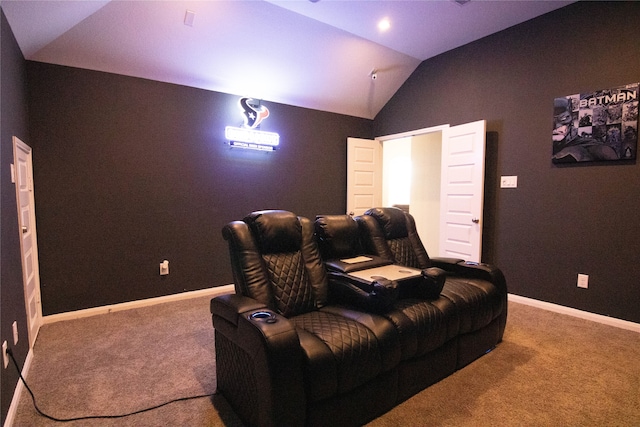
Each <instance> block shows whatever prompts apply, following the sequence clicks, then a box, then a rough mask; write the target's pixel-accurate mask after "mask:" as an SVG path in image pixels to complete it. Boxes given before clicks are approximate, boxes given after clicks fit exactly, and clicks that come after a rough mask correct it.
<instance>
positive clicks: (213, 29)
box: [1, 0, 573, 119]
mask: <svg viewBox="0 0 640 427" xmlns="http://www.w3.org/2000/svg"><path fill="white" fill-rule="evenodd" d="M569 3H573V0H572V1H554V0H548V1H530V0H471V1H468V2H466V3H465V4H462V5H461V4H460V3H459V2H457V1H454V0H422V1H419V0H414V1H399V0H393V1H382V0H369V1H364V0H362V1H354V0H351V1H334V0H316V1H308V0H297V1H296V0H288V1H284V0H269V1H260V0H254V1H249V0H235V1H224V0H216V1H205V0H199V1H198V0H196V1H189V0H179V1H178V0H176V1H171V0H162V1H153V0H111V1H109V0H80V1H78V0H72V1H66V0H43V1H38V0H3V1H2V3H1V5H2V9H3V10H4V13H5V15H6V16H7V20H8V21H9V24H10V26H11V28H12V30H13V32H14V34H15V36H16V39H17V41H18V44H19V46H20V49H21V50H22V52H23V54H24V56H25V58H26V59H29V60H34V61H41V62H47V63H52V64H60V65H67V66H72V67H79V68H86V69H91V70H98V71H106V72H111V73H117V74H123V75H128V76H135V77H141V78H147V79H153V80H158V81H163V82H169V83H176V84H180V85H186V86H192V87H197V88H202V89H207V90H214V91H219V92H225V93H230V94H237V95H240V96H250V97H253V98H257V99H264V100H268V101H272V102H279V103H284V104H289V105H294V106H300V107H306V108H312V109H317V110H323V111H330V112H335V113H340V114H347V115H351V116H356V117H363V118H370V119H372V118H374V117H375V116H376V114H377V113H378V112H379V111H380V110H381V109H382V107H383V106H384V105H385V104H386V103H387V101H388V100H389V99H390V98H391V97H392V96H393V94H394V93H395V92H396V91H397V90H398V89H399V88H400V86H401V85H402V84H403V83H404V82H405V81H406V79H407V78H408V77H409V76H410V75H411V73H412V72H413V71H414V70H415V69H416V67H417V66H418V65H419V64H420V62H422V61H423V60H425V59H428V58H431V57H434V56H436V55H438V54H441V53H443V52H446V51H448V50H451V49H455V48H456V47H459V46H462V45H464V44H467V43H469V42H472V41H474V40H477V39H480V38H482V37H485V36H487V35H490V34H492V33H495V32H498V31H501V30H503V29H506V28H508V27H511V26H513V25H516V24H519V23H521V22H524V21H527V20H529V19H532V18H535V17H537V16H539V15H542V14H545V13H548V12H550V11H552V10H555V9H558V8H560V7H563V6H566V5H567V4H569ZM383 18H387V19H388V21H389V24H390V27H389V29H388V30H386V31H382V30H380V29H379V28H378V22H379V21H380V20H381V19H383ZM372 72H375V74H376V77H377V78H376V79H372V77H371V74H372Z"/></svg>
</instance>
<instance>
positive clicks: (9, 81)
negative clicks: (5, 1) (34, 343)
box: [0, 12, 29, 424]
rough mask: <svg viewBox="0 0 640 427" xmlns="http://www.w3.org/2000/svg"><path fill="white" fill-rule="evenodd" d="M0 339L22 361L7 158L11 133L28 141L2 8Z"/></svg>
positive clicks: (14, 51)
mask: <svg viewBox="0 0 640 427" xmlns="http://www.w3.org/2000/svg"><path fill="white" fill-rule="evenodd" d="M0 15H1V16H0V44H1V50H0V57H1V59H0V65H1V71H0V187H1V192H0V193H1V195H2V196H1V198H0V220H1V222H2V231H1V233H2V234H1V236H0V242H1V247H0V258H1V260H0V266H1V267H0V276H1V277H0V283H2V286H0V343H2V342H4V341H7V343H8V344H9V346H10V348H11V349H12V351H13V353H14V355H15V356H16V359H17V360H18V362H19V363H20V364H21V365H22V364H23V363H24V360H25V358H26V356H27V352H28V349H29V339H28V338H27V337H28V332H27V315H26V311H25V305H24V291H23V288H22V262H21V260H20V236H19V232H18V208H17V206H16V189H15V186H14V184H13V183H12V182H11V170H10V165H11V163H13V139H12V138H13V136H14V135H15V136H17V137H18V138H20V139H21V140H23V141H28V138H29V133H28V131H27V103H26V82H25V78H24V58H23V56H22V54H21V53H20V49H19V48H18V44H17V43H16V40H15V38H14V37H13V33H12V32H11V28H10V27H9V24H8V23H7V20H6V18H5V16H4V12H2V13H1V14H0ZM14 321H17V322H18V336H19V337H20V339H19V341H18V344H17V346H14V345H13V332H12V328H11V325H12V323H13V322H14ZM17 383H18V374H17V371H16V370H15V368H14V367H13V366H12V365H10V366H9V367H8V368H7V369H2V379H1V381H0V384H1V390H0V393H1V395H2V398H1V400H2V407H1V408H2V421H1V422H0V424H4V421H5V418H6V416H7V411H8V410H9V406H10V404H11V399H12V398H13V391H14V390H15V388H16V385H17Z"/></svg>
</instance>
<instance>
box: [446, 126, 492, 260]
mask: <svg viewBox="0 0 640 427" xmlns="http://www.w3.org/2000/svg"><path fill="white" fill-rule="evenodd" d="M485 131H486V124H485V121H484V120H481V121H478V122H473V123H467V124H464V125H459V126H453V127H450V128H449V129H448V130H447V131H446V132H444V136H443V139H442V172H441V173H442V175H441V185H442V188H441V190H440V197H441V204H440V209H441V211H440V212H441V213H440V245H439V246H440V256H446V257H454V258H462V259H464V260H467V261H475V262H480V258H481V254H482V209H483V202H484V157H485V139H486V137H485Z"/></svg>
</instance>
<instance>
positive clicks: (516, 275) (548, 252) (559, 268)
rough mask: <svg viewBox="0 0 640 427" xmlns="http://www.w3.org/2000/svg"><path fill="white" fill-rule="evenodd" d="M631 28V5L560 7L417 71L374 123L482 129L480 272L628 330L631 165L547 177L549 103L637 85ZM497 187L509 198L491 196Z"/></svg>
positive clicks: (636, 201)
mask: <svg viewBox="0 0 640 427" xmlns="http://www.w3.org/2000/svg"><path fill="white" fill-rule="evenodd" d="M638 22H640V3H638V2H620V3H616V2H578V3H576V4H573V5H570V6H568V7H566V8H563V9H561V10H559V11H557V12H553V13H550V14H548V15H545V16H542V17H540V18H537V19H535V20H532V21H529V22H526V23H524V24H522V25H519V26H516V27H513V28H511V29H508V30H505V31H503V32H501V33H498V34H495V35H492V36H489V37H487V38H485V39H482V40H480V41H477V42H474V43H472V44H469V45H467V46H463V47H461V48H459V49H456V50H454V51H451V52H448V53H445V54H443V55H440V56H438V57H436V58H433V59H429V60H427V61H425V62H423V63H422V64H421V65H420V66H419V67H418V69H417V70H416V71H415V72H414V74H413V75H412V76H411V77H410V78H409V80H408V81H407V82H406V83H405V84H404V85H403V87H402V88H401V89H400V90H399V91H398V93H397V94H396V95H395V96H394V97H393V99H392V100H391V101H390V102H389V103H388V104H387V105H386V106H385V108H384V109H383V111H382V112H381V113H380V114H379V115H378V116H377V117H376V119H375V123H374V126H375V134H376V135H387V134H393V133H398V132H403V131H407V130H411V129H419V128H424V127H429V126H435V125H440V124H444V123H450V124H452V125H456V124H460V123H466V122H471V121H475V120H480V119H486V120H487V121H488V125H487V127H488V130H489V131H492V132H496V133H497V137H498V140H497V144H493V145H491V146H490V147H489V152H488V155H489V156H490V157H491V159H492V162H493V164H492V166H491V168H495V169H494V170H490V172H491V173H492V174H493V177H492V182H490V183H489V185H492V186H493V187H492V188H490V190H491V191H492V193H493V197H494V199H495V200H494V201H492V205H493V206H495V208H494V209H493V210H490V211H489V212H487V213H486V215H490V216H491V217H489V218H485V222H487V221H490V222H491V224H492V229H491V230H490V235H489V236H485V240H489V241H490V242H491V253H490V254H489V256H490V259H486V260H487V261H491V262H495V263H496V264H498V266H499V267H501V268H502V269H503V270H504V272H505V275H506V277H507V283H508V285H509V290H510V292H512V293H515V294H518V295H523V296H527V297H531V298H535V299H539V300H543V301H550V302H553V303H556V304H561V305H565V306H569V307H574V308H577V309H581V310H586V311H590V312H594V313H599V314H604V315H610V316H613V317H617V318H621V319H626V320H630V321H634V322H640V310H638V307H640V286H638V283H639V281H640V263H638V261H637V254H638V253H640V226H639V225H638V218H637V217H638V215H637V213H638V212H639V211H640V165H638V164H637V163H635V162H634V163H632V164H618V165H594V166H581V167H558V166H554V165H553V164H552V163H551V129H552V122H553V99H554V98H555V97H558V96H565V95H570V94H574V93H580V92H588V91H594V90H599V89H607V88H611V87H616V86H620V85H624V84H627V83H634V82H638V81H640V48H639V46H640V44H638V40H640V26H639V25H638ZM500 175H517V176H518V188H517V189H499V188H498V180H497V177H499V176H500ZM485 231H486V230H485ZM578 273H584V274H589V276H590V277H589V289H588V290H584V289H578V288H577V287H576V279H577V274H578Z"/></svg>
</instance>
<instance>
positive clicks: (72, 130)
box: [27, 62, 372, 315]
mask: <svg viewBox="0 0 640 427" xmlns="http://www.w3.org/2000/svg"><path fill="white" fill-rule="evenodd" d="M27 64H28V67H27V70H28V82H29V108H30V130H31V141H28V142H30V143H31V145H32V147H33V152H34V168H35V187H36V190H35V194H36V215H37V227H38V243H39V251H40V276H41V288H42V301H43V312H44V314H45V315H47V314H54V313H60V312H66V311H72V310H77V309H83V308H89V307H96V306H101V305H107V304H114V303H119V302H126V301H133V300H138V299H143V298H150V297H155V296H161V295H168V294H174V293H179V292H182V291H189V290H197V289H203V288H207V287H211V286H218V285H224V284H229V283H232V277H231V269H230V265H229V261H228V257H229V256H228V253H227V246H226V242H225V241H224V240H223V238H222V235H221V233H220V230H221V229H222V226H223V225H224V224H226V223H227V222H229V221H232V220H236V219H242V217H244V215H246V214H248V213H249V212H251V211H253V210H258V209H275V208H277V209H287V210H291V211H293V212H295V213H297V214H298V215H303V216H310V217H311V218H313V217H314V216H315V215H316V214H317V213H343V212H344V211H345V209H346V203H345V198H346V188H345V182H346V178H345V177H346V138H347V137H348V136H359V137H369V138H370V137H371V136H372V134H371V129H372V122H371V121H370V120H364V119H358V118H353V117H348V116H342V115H337V114H331V113H325V112H320V111H315V110H308V109H302V108H297V107H291V106H287V105H282V104H276V103H270V102H268V101H265V102H264V104H265V105H266V106H267V107H268V108H269V110H270V116H269V118H268V119H266V120H265V121H264V122H263V124H262V125H261V129H262V130H264V131H272V132H278V133H279V134H280V139H281V142H280V147H279V149H278V150H276V151H275V152H270V153H265V152H257V151H248V150H241V149H237V148H234V149H231V148H230V147H229V145H227V144H225V140H224V128H225V126H227V125H232V126H238V125H240V124H241V123H242V116H241V115H240V110H239V107H238V105H237V103H238V100H239V97H238V96H233V95H228V94H222V93H216V92H210V91H205V90H200V89H194V88H189V87H185V86H179V85H172V84H167V83H161V82H156V81H150V80H143V79H138V78H132V77H125V76H120V75H114V74H107V73H102V72H96V71H89V70H81V69H75V68H69V67H62V66H57V65H50V64H44V63H38V62H28V63H27ZM164 259H167V260H169V270H170V274H169V275H168V276H165V277H161V276H160V275H159V263H160V262H162V261H163V260H164Z"/></svg>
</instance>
